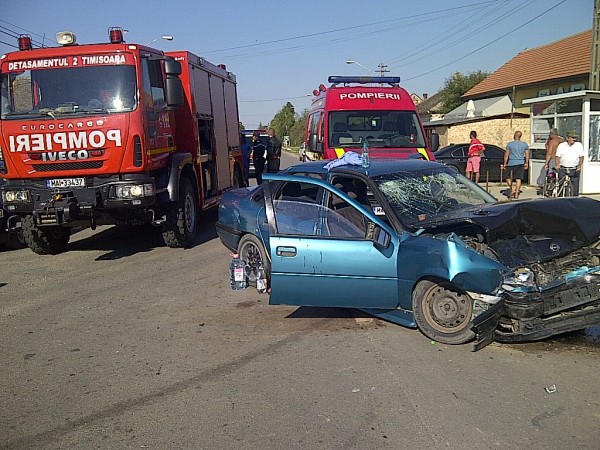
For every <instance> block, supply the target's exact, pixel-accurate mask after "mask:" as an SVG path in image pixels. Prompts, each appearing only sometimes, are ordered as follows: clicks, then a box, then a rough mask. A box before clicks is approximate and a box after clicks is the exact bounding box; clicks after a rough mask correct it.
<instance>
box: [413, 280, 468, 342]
mask: <svg viewBox="0 0 600 450" xmlns="http://www.w3.org/2000/svg"><path fill="white" fill-rule="evenodd" d="M412 303H413V313H414V315H415V321H416V322H417V326H418V327H419V329H420V330H421V332H422V333H423V334H424V335H425V336H427V337H428V338H430V339H433V340H435V341H437V342H441V343H443V344H452V345H453V344H464V343H465V342H469V341H470V340H472V339H473V338H474V337H475V333H474V332H473V331H471V318H472V316H473V300H472V299H471V297H470V296H469V295H468V294H467V293H466V292H462V291H460V290H458V289H456V288H455V287H454V286H453V285H452V284H451V283H449V282H447V281H439V282H433V281H429V280H424V281H420V282H419V283H418V284H417V287H416V288H415V290H414V292H413V301H412Z"/></svg>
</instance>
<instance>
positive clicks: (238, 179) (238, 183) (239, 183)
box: [232, 166, 244, 189]
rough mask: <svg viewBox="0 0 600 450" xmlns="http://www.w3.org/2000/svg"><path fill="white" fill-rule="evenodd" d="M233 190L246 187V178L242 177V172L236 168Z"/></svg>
mask: <svg viewBox="0 0 600 450" xmlns="http://www.w3.org/2000/svg"><path fill="white" fill-rule="evenodd" d="M232 187H233V189H238V188H241V187H244V177H243V176H242V172H241V170H240V169H239V167H237V166H236V167H235V171H234V173H233V186H232Z"/></svg>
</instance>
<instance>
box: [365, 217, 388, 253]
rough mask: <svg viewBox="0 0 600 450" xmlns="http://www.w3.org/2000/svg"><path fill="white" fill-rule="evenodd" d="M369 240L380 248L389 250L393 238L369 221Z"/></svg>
mask: <svg viewBox="0 0 600 450" xmlns="http://www.w3.org/2000/svg"><path fill="white" fill-rule="evenodd" d="M367 239H368V240H370V241H371V242H373V245H375V246H376V247H379V248H388V247H389V245H390V242H391V240H392V237H391V236H390V234H389V233H388V232H387V231H385V230H384V229H383V228H381V227H380V226H379V225H377V224H376V223H374V222H371V221H369V223H368V225H367Z"/></svg>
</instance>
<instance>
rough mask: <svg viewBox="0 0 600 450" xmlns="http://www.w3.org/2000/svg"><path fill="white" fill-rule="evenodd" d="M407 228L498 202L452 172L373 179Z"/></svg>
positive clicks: (442, 170) (426, 171)
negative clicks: (459, 211)
mask: <svg viewBox="0 0 600 450" xmlns="http://www.w3.org/2000/svg"><path fill="white" fill-rule="evenodd" d="M374 181H375V183H377V185H378V187H379V190H380V191H381V192H382V193H383V195H384V196H385V197H386V199H387V201H388V202H389V204H390V206H391V207H392V209H393V210H394V212H395V213H396V215H397V216H398V218H399V219H400V222H401V223H402V224H403V225H404V226H409V227H419V222H424V221H430V220H434V219H436V218H437V217H441V216H444V215H447V214H451V213H454V212H456V211H458V210H461V209H464V208H469V207H473V206H478V205H482V204H484V203H493V202H495V201H496V200H495V199H494V197H492V196H491V195H489V194H488V193H487V192H485V191H484V190H483V189H481V188H480V187H479V186H477V185H476V184H474V183H473V182H471V181H470V180H468V179H467V178H465V177H464V176H462V175H461V174H459V173H458V172H455V171H454V170H452V169H447V168H433V169H431V168H430V169H424V170H419V171H410V172H396V173H391V174H385V175H381V176H378V177H375V178H374Z"/></svg>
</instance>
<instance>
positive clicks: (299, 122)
mask: <svg viewBox="0 0 600 450" xmlns="http://www.w3.org/2000/svg"><path fill="white" fill-rule="evenodd" d="M306 122H308V109H305V110H304V111H302V113H301V114H299V115H298V114H296V122H295V123H294V126H293V127H292V129H291V130H290V144H291V145H292V146H293V147H299V146H300V144H301V143H302V142H304V133H305V131H306Z"/></svg>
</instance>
